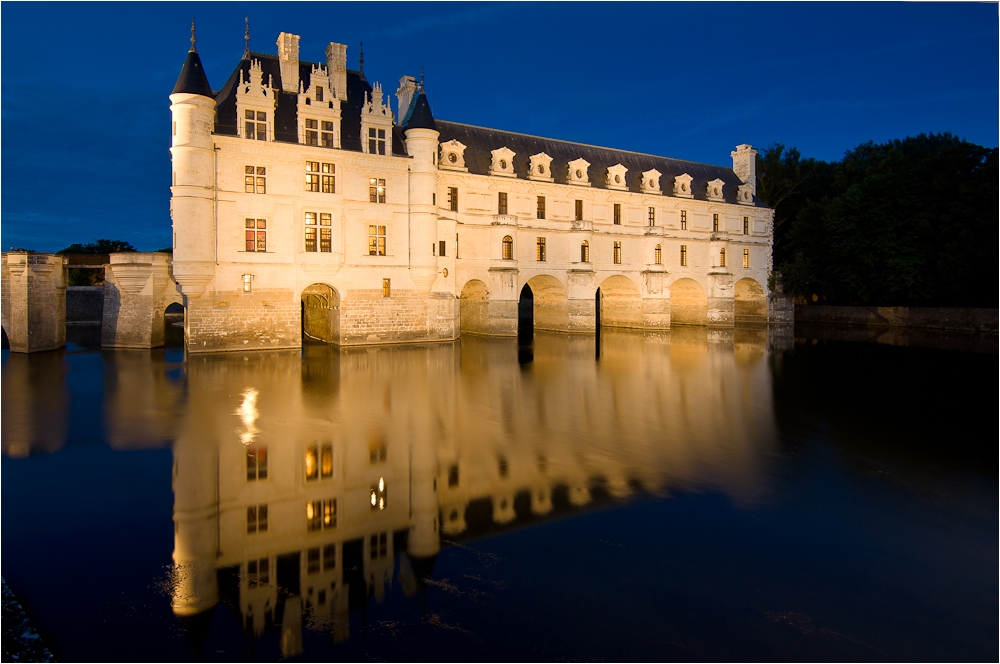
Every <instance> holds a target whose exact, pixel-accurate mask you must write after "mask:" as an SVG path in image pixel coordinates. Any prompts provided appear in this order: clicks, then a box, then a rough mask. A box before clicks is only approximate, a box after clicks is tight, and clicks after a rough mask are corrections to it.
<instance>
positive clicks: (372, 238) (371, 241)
mask: <svg viewBox="0 0 1000 664" xmlns="http://www.w3.org/2000/svg"><path fill="white" fill-rule="evenodd" d="M368 255H369V256H385V226H376V225H374V224H371V225H370V226H368Z"/></svg>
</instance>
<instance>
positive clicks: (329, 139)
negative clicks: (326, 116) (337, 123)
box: [320, 120, 333, 148]
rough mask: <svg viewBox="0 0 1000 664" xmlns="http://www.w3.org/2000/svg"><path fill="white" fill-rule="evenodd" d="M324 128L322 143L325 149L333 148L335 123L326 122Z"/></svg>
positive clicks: (321, 135) (321, 137)
mask: <svg viewBox="0 0 1000 664" xmlns="http://www.w3.org/2000/svg"><path fill="white" fill-rule="evenodd" d="M322 127H323V131H322V133H321V134H320V143H321V144H322V145H323V147H324V148H332V147H333V123H332V122H327V121H325V120H324V121H323V125H322Z"/></svg>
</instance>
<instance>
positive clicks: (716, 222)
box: [712, 214, 719, 233]
mask: <svg viewBox="0 0 1000 664" xmlns="http://www.w3.org/2000/svg"><path fill="white" fill-rule="evenodd" d="M712 232H713V233H718V232H719V215H717V214H713V215H712Z"/></svg>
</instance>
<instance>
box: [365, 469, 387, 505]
mask: <svg viewBox="0 0 1000 664" xmlns="http://www.w3.org/2000/svg"><path fill="white" fill-rule="evenodd" d="M369 500H370V502H371V505H372V509H379V510H384V509H385V478H384V477H380V478H378V486H373V487H372V491H371V495H370V497H369Z"/></svg>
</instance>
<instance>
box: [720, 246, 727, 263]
mask: <svg viewBox="0 0 1000 664" xmlns="http://www.w3.org/2000/svg"><path fill="white" fill-rule="evenodd" d="M719 267H726V250H725V249H720V250H719Z"/></svg>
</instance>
